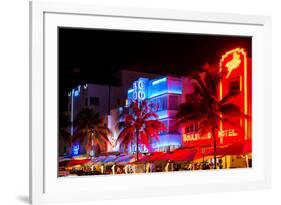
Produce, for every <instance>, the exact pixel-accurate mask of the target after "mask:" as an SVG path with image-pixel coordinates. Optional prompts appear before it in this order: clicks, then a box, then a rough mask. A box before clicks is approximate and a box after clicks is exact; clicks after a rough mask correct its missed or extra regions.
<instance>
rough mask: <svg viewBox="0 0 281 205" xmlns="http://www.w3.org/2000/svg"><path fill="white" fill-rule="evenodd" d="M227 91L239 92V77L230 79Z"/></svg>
mask: <svg viewBox="0 0 281 205" xmlns="http://www.w3.org/2000/svg"><path fill="white" fill-rule="evenodd" d="M229 92H240V79H235V80H232V81H230V83H229Z"/></svg>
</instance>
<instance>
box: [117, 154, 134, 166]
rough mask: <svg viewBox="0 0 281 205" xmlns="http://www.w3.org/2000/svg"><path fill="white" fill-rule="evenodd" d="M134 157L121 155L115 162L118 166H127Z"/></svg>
mask: <svg viewBox="0 0 281 205" xmlns="http://www.w3.org/2000/svg"><path fill="white" fill-rule="evenodd" d="M133 159H134V157H133V156H132V155H120V156H119V157H118V158H117V159H115V160H114V163H116V164H125V163H128V162H130V161H131V160H133Z"/></svg>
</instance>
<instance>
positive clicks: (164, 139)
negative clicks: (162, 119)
mask: <svg viewBox="0 0 281 205" xmlns="http://www.w3.org/2000/svg"><path fill="white" fill-rule="evenodd" d="M159 137H160V140H159V141H156V140H155V141H154V142H153V143H152V148H158V147H166V146H180V145H181V140H182V139H181V135H179V134H164V135H160V136H159Z"/></svg>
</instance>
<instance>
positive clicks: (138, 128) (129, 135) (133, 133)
mask: <svg viewBox="0 0 281 205" xmlns="http://www.w3.org/2000/svg"><path fill="white" fill-rule="evenodd" d="M154 110H157V107H156V106H155V105H154V104H152V103H148V102H147V101H146V100H143V101H141V102H139V101H138V100H135V101H131V102H130V104H129V107H128V110H125V111H124V112H122V113H121V115H120V122H119V123H118V125H119V128H121V129H122V131H121V132H120V134H119V136H118V138H117V142H119V143H120V144H121V145H124V147H125V149H126V148H127V147H128V145H129V144H130V143H131V142H133V141H135V143H136V149H137V150H136V152H137V160H138V159H139V143H142V144H144V145H146V147H147V148H148V149H149V150H150V149H151V147H150V140H152V139H156V140H159V132H160V131H163V130H164V129H165V128H164V124H163V123H162V122H161V121H159V120H158V115H157V114H156V112H155V111H154Z"/></svg>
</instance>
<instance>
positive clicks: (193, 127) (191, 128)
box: [185, 122, 199, 133]
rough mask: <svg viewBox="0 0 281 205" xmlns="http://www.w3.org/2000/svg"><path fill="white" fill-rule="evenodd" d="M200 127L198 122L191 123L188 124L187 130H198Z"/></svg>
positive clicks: (189, 131) (187, 131)
mask: <svg viewBox="0 0 281 205" xmlns="http://www.w3.org/2000/svg"><path fill="white" fill-rule="evenodd" d="M198 131H199V128H198V123H195V122H193V123H190V124H189V125H187V126H186V128H185V132H186V133H191V132H198Z"/></svg>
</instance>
